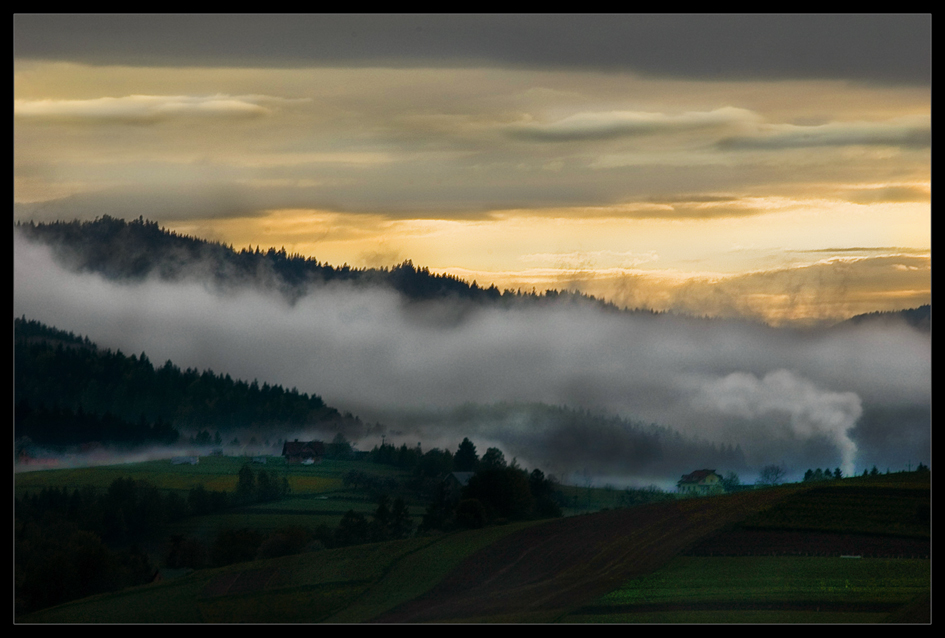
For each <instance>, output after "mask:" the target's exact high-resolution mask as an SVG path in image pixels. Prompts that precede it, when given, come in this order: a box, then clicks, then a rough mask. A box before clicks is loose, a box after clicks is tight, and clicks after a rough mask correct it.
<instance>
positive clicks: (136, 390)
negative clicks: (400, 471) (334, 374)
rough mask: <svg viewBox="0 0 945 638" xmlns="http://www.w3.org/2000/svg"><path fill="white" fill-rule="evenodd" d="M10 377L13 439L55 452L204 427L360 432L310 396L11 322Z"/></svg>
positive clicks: (357, 424)
mask: <svg viewBox="0 0 945 638" xmlns="http://www.w3.org/2000/svg"><path fill="white" fill-rule="evenodd" d="M14 378H15V382H14V405H15V406H17V411H16V422H15V427H16V436H17V437H19V436H24V435H25V436H29V437H30V438H31V439H33V440H34V441H37V442H44V443H48V444H51V445H70V444H76V443H84V442H90V441H98V442H103V443H104V442H110V443H111V442H114V443H119V442H121V443H132V442H134V443H141V444H143V443H150V442H162V443H168V442H173V440H176V437H175V436H174V433H173V432H172V430H176V431H178V432H179V431H182V430H186V429H198V428H199V429H203V428H208V427H209V428H215V429H218V430H222V431H227V430H232V429H237V428H254V429H273V428H279V429H280V431H281V429H283V428H287V427H291V428H298V427H309V426H321V427H332V428H335V429H338V430H345V431H355V432H359V431H361V430H362V429H363V427H364V425H363V424H362V422H361V421H360V419H358V418H357V417H355V416H353V415H352V414H350V413H345V414H341V413H339V412H338V410H336V409H334V408H331V407H329V406H327V405H325V403H324V401H323V400H322V399H321V397H319V396H317V395H314V394H313V395H308V394H306V393H303V392H299V391H298V390H297V389H295V388H292V389H291V390H286V389H285V388H283V387H282V386H281V385H269V384H268V383H263V384H261V385H260V384H259V383H258V382H257V381H256V380H253V381H252V382H246V381H243V380H238V379H232V378H231V377H230V375H228V374H215V373H214V372H213V371H212V370H204V371H203V372H200V371H198V370H196V369H193V368H188V369H186V370H181V369H180V368H179V367H177V366H176V365H174V364H173V363H172V362H171V361H167V362H165V363H164V365H163V366H155V365H153V364H152V363H151V361H150V360H149V359H148V357H147V355H146V354H145V353H144V352H142V353H141V354H140V355H134V354H132V355H130V356H128V355H125V354H123V353H122V352H121V351H120V350H119V351H117V352H112V351H110V350H106V349H100V348H98V347H96V346H95V345H94V344H92V343H91V342H89V341H88V338H86V339H84V340H83V339H80V338H78V337H75V336H74V335H72V334H71V333H64V332H62V331H59V330H56V329H55V328H50V327H47V326H44V325H43V324H41V323H39V322H36V321H30V320H27V319H26V318H25V317H23V318H18V319H15V320H14ZM106 415H108V416H107V417H106Z"/></svg>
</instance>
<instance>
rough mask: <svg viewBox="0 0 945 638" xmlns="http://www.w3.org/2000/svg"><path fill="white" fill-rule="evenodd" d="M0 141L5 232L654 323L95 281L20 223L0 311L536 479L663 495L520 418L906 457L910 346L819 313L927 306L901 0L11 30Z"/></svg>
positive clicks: (916, 373) (913, 74)
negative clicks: (251, 250) (599, 300)
mask: <svg viewBox="0 0 945 638" xmlns="http://www.w3.org/2000/svg"><path fill="white" fill-rule="evenodd" d="M13 131H14V149H13V158H14V220H16V221H24V222H25V221H36V222H43V221H52V220H72V219H76V218H78V219H84V220H91V219H95V218H96V217H100V216H102V215H105V214H107V215H111V216H113V217H121V218H124V219H129V220H130V219H137V218H138V217H139V216H142V217H144V218H145V219H148V220H151V221H156V222H158V223H159V224H161V225H162V226H164V227H165V228H168V229H170V230H174V231H176V232H178V233H183V234H187V235H194V236H198V237H201V238H205V239H210V240H214V241H221V242H225V243H227V244H231V245H232V246H233V247H235V248H237V249H240V248H244V247H247V246H252V247H256V246H259V247H261V248H263V249H266V248H268V247H275V248H277V249H279V248H282V247H284V248H285V249H286V250H287V251H288V252H290V253H298V254H302V255H305V256H309V257H314V258H316V259H318V260H320V261H322V262H325V263H329V264H333V265H341V264H345V263H347V264H348V265H351V266H356V267H383V266H391V265H394V264H399V263H402V262H403V261H405V260H411V261H412V262H413V263H414V264H415V265H417V266H422V267H428V268H430V270H431V271H434V272H446V273H450V274H453V275H456V276H459V277H461V278H463V279H465V280H467V281H473V280H475V281H476V282H477V283H478V284H479V285H480V286H483V287H486V286H488V285H490V284H495V285H497V286H499V287H500V288H512V289H523V290H527V291H528V290H532V289H536V290H538V291H542V290H545V289H548V288H557V289H570V290H580V291H583V292H586V293H590V294H593V295H596V296H599V297H603V298H605V299H607V300H610V301H613V302H615V303H616V304H618V305H623V306H628V307H634V308H636V307H642V308H650V309H656V310H671V311H675V312H674V313H670V314H663V315H657V316H654V315H650V314H647V313H641V314H620V313H612V312H605V311H602V310H601V309H600V308H598V307H596V306H593V305H591V304H575V305H565V304H562V305H560V306H554V307H538V306H535V307H530V306H527V305H522V306H520V307H519V306H515V307H511V308H500V307H476V306H464V305H462V304H458V303H456V302H454V301H443V300H440V301H434V302H429V303H425V304H406V303H405V302H404V301H403V300H402V299H400V298H398V297H397V295H396V294H395V293H393V292H392V291H390V290H386V289H365V288H350V287H344V286H313V287H312V288H311V289H310V290H308V291H307V292H306V294H305V295H303V296H301V297H300V298H299V299H297V300H295V302H294V303H289V302H287V301H286V300H285V299H283V298H281V297H279V296H278V295H277V294H275V293H273V292H272V291H271V290H266V289H265V287H264V286H263V287H251V286H249V287H246V288H245V289H244V288H241V289H238V290H230V291H220V290H214V289H212V288H211V287H209V286H208V285H207V282H206V281H203V280H201V279H200V272H202V271H201V270H200V268H195V269H194V273H192V276H191V277H188V278H185V280H183V281H176V282H169V281H162V280H158V279H149V280H147V281H144V282H137V283H129V282H125V283H121V282H114V281H109V280H106V279H104V278H102V277H100V276H98V275H94V274H91V273H80V272H73V271H72V270H70V269H69V268H68V267H67V266H66V265H64V264H63V262H62V261H61V260H57V259H56V258H55V257H54V256H53V253H52V252H51V251H50V250H49V247H44V246H40V245H34V244H31V243H29V242H27V241H25V240H24V239H23V238H22V236H20V234H19V233H17V232H15V233H14V315H15V316H26V317H28V318H30V319H35V320H38V321H42V322H44V323H46V324H48V325H52V326H56V327H58V328H60V329H63V330H68V331H73V332H75V333H76V334H80V335H83V336H88V337H89V338H90V339H92V341H94V342H96V343H98V344H99V345H101V346H103V347H107V348H111V349H121V350H122V351H124V352H127V353H132V352H133V353H140V352H142V351H144V352H146V353H147V355H148V357H149V358H150V359H151V360H152V361H156V362H163V361H165V360H171V361H173V362H174V363H175V364H176V365H178V366H180V367H181V368H188V367H194V368H197V369H200V370H204V369H208V368H209V369H212V370H214V371H216V372H218V373H227V374H230V375H232V376H233V377H234V378H240V379H245V380H251V379H258V380H259V382H260V383H263V382H268V383H271V384H280V385H283V386H284V387H286V388H292V387H297V388H298V389H299V390H300V391H302V392H307V393H315V394H318V395H320V396H322V397H323V398H324V399H325V401H326V403H328V404H329V405H332V406H334V407H337V408H339V409H341V410H350V411H352V412H353V413H354V414H357V415H358V416H360V417H361V418H363V419H365V421H366V422H373V421H375V420H377V421H380V422H382V423H383V424H385V425H386V426H387V428H388V429H387V430H386V431H387V433H388V435H389V439H388V440H393V441H394V442H395V443H397V444H399V443H402V442H403V443H408V444H410V445H413V444H415V442H416V441H418V440H422V441H424V445H425V449H426V448H429V447H430V446H432V445H440V446H442V447H445V448H449V449H455V446H456V445H458V443H459V441H460V440H462V438H463V437H465V436H470V437H472V438H473V440H474V441H475V443H476V444H477V446H479V448H480V449H481V450H484V449H485V448H486V447H488V446H490V445H496V446H498V447H500V448H501V449H503V450H505V451H506V455H507V456H508V457H510V458H511V457H513V456H516V457H517V458H519V459H520V461H521V462H522V463H523V464H526V465H529V464H537V465H538V466H540V467H542V468H545V469H551V470H553V471H555V472H561V473H562V475H564V474H565V473H567V472H578V473H580V472H586V471H587V469H588V467H590V470H591V471H592V472H597V473H598V474H601V473H607V474H608V475H623V476H624V477H628V476H635V477H636V478H637V479H639V480H643V481H648V480H657V479H660V480H664V481H666V480H669V479H668V478H667V477H665V476H663V477H651V476H642V475H641V471H642V470H641V469H640V468H639V467H635V466H634V462H633V460H632V459H631V458H629V457H627V458H625V457H626V455H621V454H619V453H618V454H615V453H614V450H625V449H632V447H633V441H634V436H635V435H634V434H633V433H632V432H630V431H626V430H625V429H624V430H621V429H620V428H619V427H618V428H617V430H615V431H611V430H607V428H605V427H603V426H601V427H598V426H594V427H589V429H588V430H587V431H583V432H582V433H581V435H580V436H577V437H574V436H571V435H570V434H568V433H567V432H564V431H559V430H556V429H555V428H554V427H553V426H552V425H549V424H548V423H546V422H544V421H543V417H542V415H543V414H545V413H544V412H542V411H541V410H536V411H532V412H529V409H528V408H523V407H522V406H528V405H533V404H536V403H541V404H544V405H546V406H567V407H569V408H572V409H577V410H588V411H592V412H593V413H594V414H598V413H599V414H602V415H616V416H619V417H621V418H624V419H631V420H634V421H636V422H642V423H654V424H657V425H659V426H661V427H668V428H671V429H673V430H675V431H678V432H681V433H682V434H684V435H686V436H687V437H691V438H693V439H699V440H704V441H711V442H715V443H718V444H721V445H736V444H737V445H739V446H740V447H741V449H742V450H743V452H744V455H745V459H746V463H747V464H748V466H750V467H751V468H755V469H758V468H761V467H763V466H764V465H765V464H768V463H772V462H776V463H780V464H782V465H783V466H784V467H785V468H786V469H788V471H789V473H790V474H791V476H793V477H794V478H799V477H800V476H802V475H803V472H804V471H805V470H806V469H809V468H812V467H842V468H843V471H844V472H845V473H847V474H849V473H852V472H857V473H859V472H861V471H862V469H863V468H868V467H870V466H871V465H872V464H876V465H878V466H879V467H880V468H881V469H882V468H885V467H892V469H894V470H895V469H903V468H906V467H909V466H910V464H912V466H913V467H914V464H915V463H916V462H919V461H922V462H925V463H927V464H928V463H929V462H930V460H931V445H930V433H931V385H930V379H931V344H930V337H929V334H928V333H927V332H926V333H923V332H920V331H916V330H913V329H911V328H909V327H907V326H905V325H897V324H894V323H890V324H871V325H859V326H849V325H848V326H846V327H841V328H836V329H834V328H827V325H828V324H831V323H833V322H836V321H838V320H841V319H845V318H848V317H850V316H852V315H854V314H858V313H864V312H874V311H883V310H899V309H904V308H913V307H916V306H919V305H922V304H926V303H930V302H931V159H930V158H931V17H930V16H929V15H903V16H899V15H882V16H846V15H837V16H806V15H789V16H778V15H775V16H769V15H723V16H711V15H710V16H706V15H702V16H685V15H683V16H677V15H672V16H665V15H644V16H638V15H593V16H587V15H570V16H560V15H543V16H518V15H501V16H491V15H465V16H463V15H460V16H454V15H449V16H440V15H409V16H386V15H368V16H349V15H329V16H319V15H292V16H286V15H275V16H267V15H252V16H239V15H236V16H211V15H207V16H187V15H159V16H148V15H145V16H139V15H135V16H125V15H108V16H101V15H69V16H57V15H16V16H14V128H13ZM688 315H695V316H696V317H703V316H708V317H716V318H722V319H724V320H718V321H716V320H704V319H699V318H693V317H689V316H688ZM469 404H476V405H479V406H495V405H509V406H517V407H514V409H510V410H509V411H507V412H504V413H502V414H501V415H499V412H501V410H500V411H499V412H496V411H492V412H490V409H491V408H483V410H484V411H483V412H482V413H483V414H491V415H492V416H490V417H488V418H486V417H483V419H482V421H481V422H477V423H471V422H464V423H463V424H462V425H461V426H460V425H457V421H456V419H455V418H454V416H453V415H454V414H461V413H462V411H463V410H464V407H463V406H467V405H469ZM477 409H478V408H477ZM454 410H459V412H453V411H454ZM497 415H499V416H497ZM595 428H596V429H595ZM329 434H330V433H329ZM305 435H306V433H303V432H299V433H292V434H291V436H297V437H302V436H305ZM398 437H399V438H398ZM555 441H557V443H555ZM562 441H564V442H563V443H562ZM361 444H362V445H366V446H368V447H370V445H371V444H373V442H371V441H365V442H362V443H361ZM602 446H605V447H608V448H609V450H608V451H609V452H610V456H616V457H618V458H617V459H616V461H615V462H614V463H613V464H612V465H607V464H606V463H604V462H603V461H602V460H600V456H601V455H600V450H601V447H602ZM539 450H542V452H539ZM594 459H598V461H597V467H593V465H594ZM691 469H695V468H689V470H691ZM718 469H720V471H723V472H725V471H727V470H726V468H718ZM689 470H687V471H689ZM667 485H670V486H671V485H672V482H670V483H667Z"/></svg>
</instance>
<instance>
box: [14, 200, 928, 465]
mask: <svg viewBox="0 0 945 638" xmlns="http://www.w3.org/2000/svg"><path fill="white" fill-rule="evenodd" d="M14 316H15V317H25V318H26V319H28V320H35V321H40V322H43V323H45V324H46V325H48V326H55V327H57V328H59V329H62V330H67V331H72V332H74V333H76V334H79V335H82V336H87V337H88V339H90V340H91V341H92V342H94V343H95V344H97V345H98V346H99V347H101V348H105V349H112V350H121V351H123V352H125V353H129V354H130V353H137V354H140V353H142V352H145V353H146V355H147V358H148V359H149V360H150V361H152V362H154V364H155V367H156V368H157V367H160V366H161V365H162V364H163V363H164V362H165V361H171V362H173V364H174V365H175V366H179V367H180V368H181V369H188V368H193V369H195V370H199V371H203V370H212V371H213V372H214V373H216V374H220V375H224V374H225V375H230V376H231V377H232V378H233V379H240V380H244V381H246V382H247V383H249V382H252V381H253V380H256V381H257V382H258V384H260V385H262V384H263V383H266V384H269V385H270V386H272V385H280V386H282V387H284V388H286V389H288V388H293V389H296V388H297V390H298V392H300V393H307V394H308V395H312V396H315V395H316V394H317V395H318V396H319V397H321V399H322V400H324V403H325V404H326V405H327V406H330V408H332V409H335V410H337V411H339V412H350V413H352V414H353V415H356V417H358V419H359V421H358V422H359V423H361V424H362V426H363V427H360V429H359V428H357V427H348V429H347V433H348V435H349V436H350V437H351V438H352V439H353V440H354V441H355V442H356V443H358V444H359V447H361V448H362V449H364V448H369V447H370V446H371V445H373V444H374V443H375V442H376V441H378V440H379V437H380V435H381V434H384V435H386V437H387V440H388V441H389V442H396V443H398V444H399V443H401V442H405V443H407V444H409V445H413V444H415V443H416V442H417V441H423V442H424V446H425V447H427V448H429V447H432V446H441V447H444V448H447V449H455V446H456V445H457V444H458V443H459V441H460V440H461V439H462V438H464V437H467V436H468V437H470V438H476V442H477V445H480V446H481V447H482V448H483V449H484V448H485V447H487V446H492V445H495V446H497V447H500V448H502V449H503V450H505V451H506V454H507V455H508V456H509V457H510V458H511V457H513V456H514V457H517V458H518V459H519V461H520V462H522V463H523V464H524V465H526V466H538V465H540V466H541V467H542V468H547V469H548V470H549V471H552V472H555V473H556V474H558V475H559V476H562V477H571V478H572V480H576V477H580V476H583V477H585V479H586V480H603V479H604V478H609V477H616V478H619V479H620V480H625V481H634V480H636V481H640V482H650V481H654V480H659V479H663V480H666V479H675V478H678V474H680V473H681V472H684V471H690V470H693V469H697V468H700V467H712V468H715V469H718V470H719V471H723V472H724V471H730V470H732V471H739V472H741V473H743V474H745V475H746V477H747V476H750V475H751V473H752V472H753V471H755V470H756V469H757V468H760V467H761V466H763V465H766V464H768V463H780V464H783V465H784V466H785V467H786V468H787V470H788V473H789V476H796V477H799V476H800V475H801V474H803V473H804V471H805V470H806V469H808V468H811V467H822V466H823V467H842V468H843V470H844V473H845V474H851V473H853V472H861V471H862V469H863V468H864V467H870V466H872V465H876V466H878V467H880V468H886V467H889V468H891V469H900V468H905V467H906V466H907V464H908V463H912V464H913V465H915V464H916V463H918V462H923V463H926V464H929V463H930V460H931V454H930V433H931V417H930V410H931V333H930V329H929V326H930V310H929V309H928V308H927V307H925V308H923V309H917V310H914V311H912V312H911V313H895V314H890V313H886V314H884V315H882V316H876V317H869V316H866V317H864V318H861V319H859V320H856V321H847V322H844V323H842V324H839V325H836V326H833V327H822V328H805V329H795V328H784V327H781V328H774V327H770V326H766V325H763V324H760V323H757V322H750V321H738V320H722V319H706V318H697V317H688V316H683V315H674V314H668V313H653V312H648V311H646V310H621V309H618V308H616V307H615V306H613V305H611V304H608V303H606V302H604V301H601V300H597V299H593V298H590V297H586V296H583V295H579V294H569V293H558V292H555V291H547V292H542V293H538V292H534V293H520V292H512V291H500V290H498V289H497V288H495V287H490V288H482V287H478V286H472V285H470V284H468V283H466V282H462V281H460V280H459V279H456V278H453V277H449V276H443V275H431V274H430V273H429V271H425V270H424V269H423V268H420V267H414V266H413V264H412V263H409V262H405V263H403V264H400V265H399V266H393V267H391V268H384V269H361V270H357V269H351V268H347V267H345V266H341V267H339V266H329V265H327V264H321V263H319V262H317V261H315V260H307V259H303V258H301V257H293V256H291V255H286V254H285V252H284V251H277V250H275V249H272V250H268V251H260V250H258V249H257V250H252V249H249V250H247V249H243V250H240V251H238V250H233V249H232V248H231V247H228V246H224V245H221V244H214V243H212V242H205V241H202V240H197V239H194V238H190V237H183V236H178V235H175V234H173V233H168V232H166V231H164V230H162V229H160V228H158V227H157V225H156V224H153V223H150V222H146V221H144V220H141V219H139V220H137V221H135V222H131V223H125V222H123V221H121V220H115V219H111V218H103V219H100V220H97V221H96V222H88V223H85V224H79V223H73V224H62V223H59V224H51V225H39V226H36V225H29V226H17V227H16V228H15V229H14ZM375 423H376V424H380V426H381V427H380V428H373V427H368V425H367V424H375ZM349 425H350V424H349ZM306 434H309V432H307V431H306V427H305V426H304V425H299V426H297V427H294V428H291V429H290V430H287V431H285V432H281V433H279V434H278V435H275V436H281V437H283V438H293V437H295V438H300V437H302V436H304V435H306ZM716 466H718V467H716Z"/></svg>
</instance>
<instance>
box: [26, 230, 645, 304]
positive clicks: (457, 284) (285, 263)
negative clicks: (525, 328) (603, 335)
mask: <svg viewBox="0 0 945 638" xmlns="http://www.w3.org/2000/svg"><path fill="white" fill-rule="evenodd" d="M16 228H17V229H18V230H19V231H20V232H22V233H23V234H24V235H25V236H26V237H28V238H30V239H32V240H34V241H39V242H42V243H44V244H47V245H49V246H51V247H52V248H53V251H54V253H55V255H56V257H57V259H59V260H60V262H61V263H63V264H64V265H65V266H67V267H69V268H70V269H74V270H80V271H85V272H95V273H98V274H101V275H103V276H104V277H107V278H109V279H117V280H131V281H136V280H143V279H145V278H147V277H159V278H161V279H164V280H167V281H180V280H184V279H188V278H196V279H200V280H202V281H211V282H212V283H213V284H214V285H216V286H218V287H220V288H224V289H227V288H233V287H239V286H244V285H258V286H263V287H265V288H267V289H277V290H280V291H281V292H282V293H283V294H284V295H285V296H286V297H287V298H289V299H293V300H294V299H297V298H298V297H300V296H301V295H303V294H304V293H305V290H306V288H307V287H308V286H309V285H312V284H321V283H330V282H350V283H355V284H362V285H382V286H388V287H391V288H393V289H394V290H396V291H397V292H399V293H400V294H401V295H403V296H404V297H405V298H407V299H410V300H413V301H423V300H430V299H444V298H449V299H462V300H467V301H472V302H477V303H497V304H513V303H547V302H549V301H554V302H562V301H570V302H575V303H591V304H595V305H597V306H599V307H603V308H608V309H611V310H618V308H617V307H616V306H614V305H613V304H610V303H607V302H604V301H602V300H599V299H595V298H594V297H593V296H589V295H583V294H580V293H574V292H558V291H555V290H548V291H545V292H544V293H537V292H534V291H533V292H524V293H523V292H520V291H518V292H516V291H511V290H506V291H500V290H499V289H498V288H497V287H496V286H495V285H492V286H490V287H488V288H482V287H480V286H479V285H478V284H477V283H476V282H475V281H474V282H472V283H466V282H465V281H463V280H461V279H459V278H457V277H453V276H451V275H445V274H444V275H437V274H435V273H431V272H430V270H429V268H419V267H416V266H414V265H413V263H412V262H411V261H405V262H403V263H402V264H400V265H397V266H392V267H390V268H352V267H350V266H348V265H347V264H345V265H342V266H331V265H329V264H324V263H321V262H319V261H318V260H316V259H313V258H308V257H303V256H302V255H295V254H288V253H286V251H285V249H284V248H283V249H281V250H276V249H275V248H269V249H268V250H266V251H262V250H260V249H259V247H258V246H257V247H256V248H255V249H251V248H243V249H241V250H238V251H237V250H235V249H233V247H232V246H227V245H225V244H221V243H216V242H210V241H206V240H203V239H197V238H194V237H188V236H184V235H178V234H177V233H174V232H171V231H168V230H165V229H163V228H161V227H159V226H158V224H157V223H156V222H151V221H147V220H145V219H143V218H141V217H139V218H138V219H136V220H133V221H131V222H126V221H124V220H122V219H115V218H113V217H109V216H107V215H106V216H103V217H101V218H99V219H96V220H95V221H91V222H80V221H72V222H53V223H49V224H35V223H33V222H30V223H28V224H21V223H17V225H16ZM633 312H643V313H646V314H655V313H651V311H633Z"/></svg>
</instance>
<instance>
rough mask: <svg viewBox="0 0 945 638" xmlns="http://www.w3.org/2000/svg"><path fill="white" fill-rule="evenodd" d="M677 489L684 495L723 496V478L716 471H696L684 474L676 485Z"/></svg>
mask: <svg viewBox="0 0 945 638" xmlns="http://www.w3.org/2000/svg"><path fill="white" fill-rule="evenodd" d="M676 488H677V489H678V490H679V491H680V492H681V493H683V494H722V493H723V492H724V491H725V488H723V487H722V477H721V476H719V475H718V474H716V472H715V470H696V471H695V472H691V473H689V474H684V475H683V477H682V478H681V479H679V481H678V482H677V483H676Z"/></svg>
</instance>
